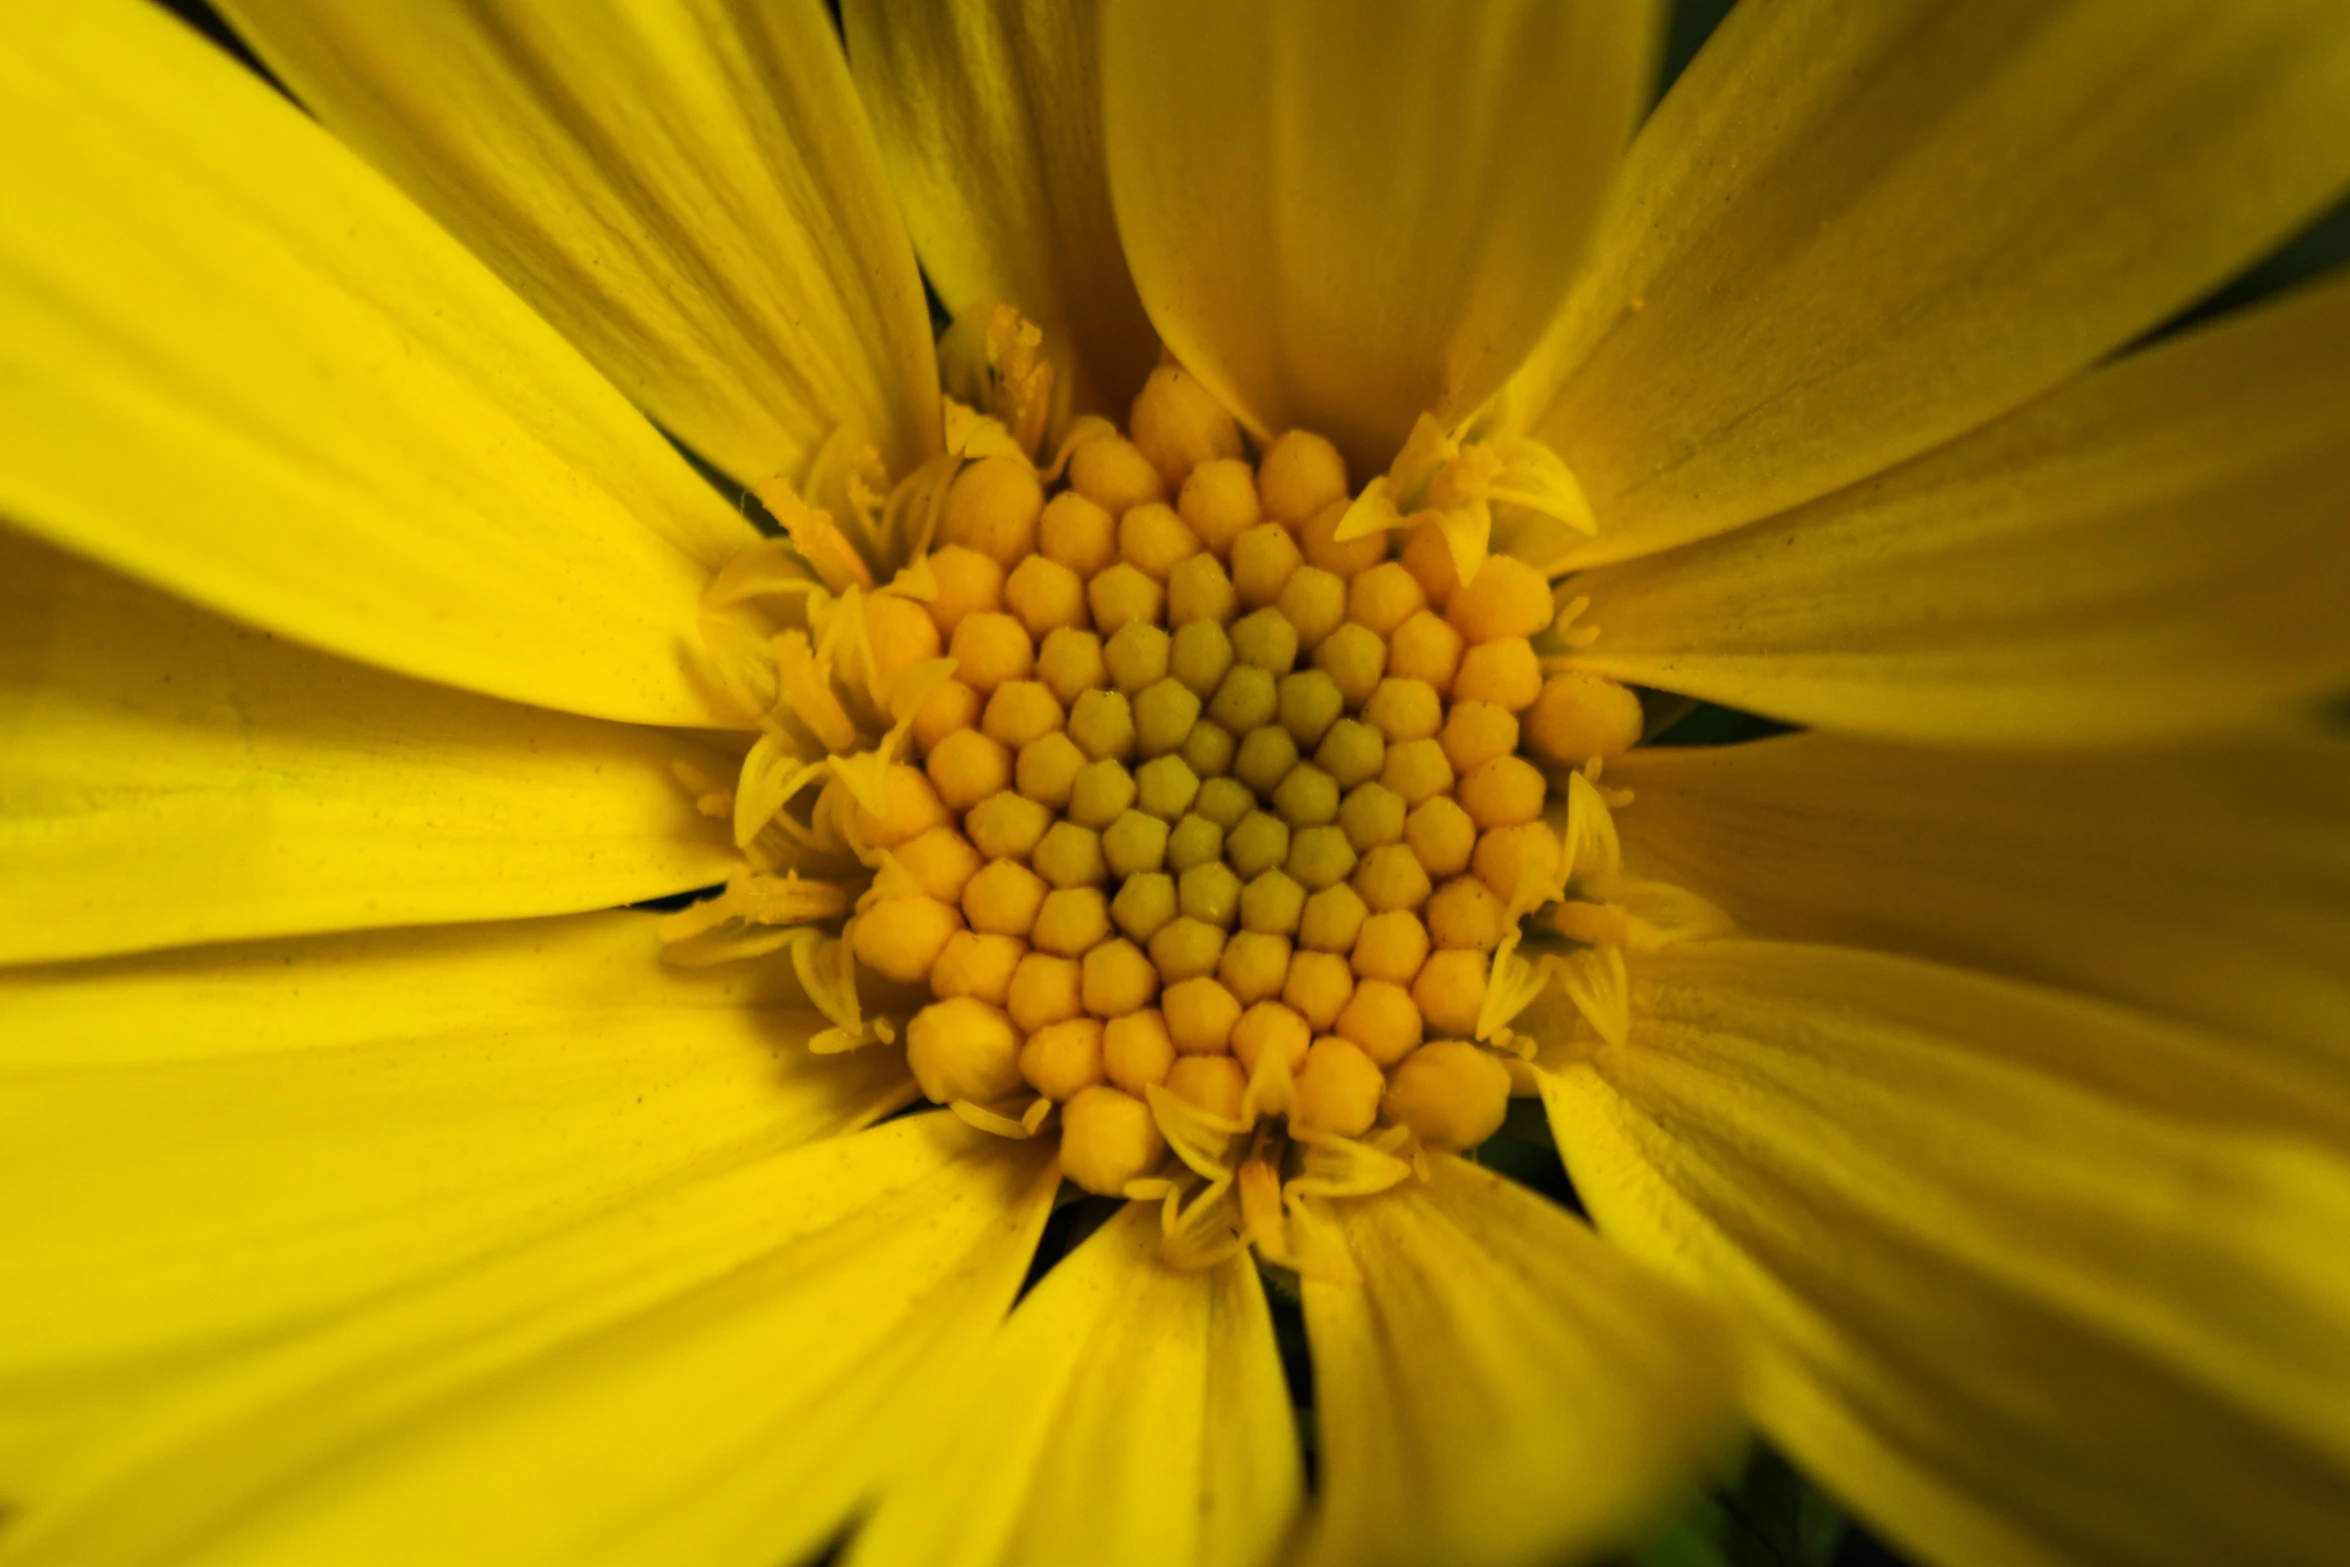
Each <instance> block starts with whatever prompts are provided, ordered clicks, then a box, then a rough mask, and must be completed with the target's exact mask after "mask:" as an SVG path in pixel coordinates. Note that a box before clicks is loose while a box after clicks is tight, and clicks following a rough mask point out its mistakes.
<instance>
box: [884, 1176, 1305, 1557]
mask: <svg viewBox="0 0 2350 1567" xmlns="http://www.w3.org/2000/svg"><path fill="white" fill-rule="evenodd" d="M1158 1245H1159V1213H1158V1209H1157V1207H1156V1206H1155V1205H1153V1204H1149V1203H1130V1204H1128V1205H1127V1206H1126V1208H1125V1209H1124V1211H1122V1212H1121V1213H1119V1214H1118V1216H1117V1217H1115V1218H1113V1219H1112V1220H1111V1221H1110V1222H1109V1223H1108V1224H1107V1225H1105V1226H1103V1227H1102V1229H1100V1230H1099V1231H1097V1232H1096V1233H1095V1234H1094V1235H1093V1237H1092V1238H1091V1239H1089V1240H1088V1241H1087V1242H1086V1243H1085V1244H1084V1245H1082V1246H1080V1247H1079V1248H1078V1249H1077V1250H1076V1252H1075V1253H1073V1254H1072V1255H1071V1256H1070V1257H1069V1258H1068V1259H1067V1260H1066V1261H1064V1262H1062V1263H1060V1264H1059V1265H1058V1266H1057V1267H1055V1268H1054V1269H1053V1271H1052V1272H1051V1273H1049V1274H1047V1275H1046V1276H1045V1279H1044V1282H1043V1283H1042V1284H1040V1285H1039V1286H1037V1290H1036V1293H1035V1294H1033V1295H1031V1296H1030V1297H1029V1298H1028V1299H1026V1300H1024V1301H1022V1302H1021V1303H1020V1309H1019V1310H1017V1311H1015V1312H1014V1313H1013V1314H1012V1321H1011V1324H1010V1326H1009V1327H1007V1328H1006V1329H1005V1331H1004V1333H1003V1335H1002V1336H1001V1337H1000V1338H998V1339H997V1340H996V1342H995V1344H994V1346H993V1347H992V1348H991V1349H990V1350H989V1351H988V1354H987V1358H986V1361H985V1364H984V1365H983V1366H982V1367H981V1368H980V1371H979V1374H978V1377H977V1379H976V1380H975V1381H974V1382H973V1383H972V1386H971V1389H970V1392H969V1394H968V1395H967V1396H966V1398H965V1399H964V1401H963V1403H962V1405H961V1407H960V1408H959V1409H958V1411H957V1412H956V1413H955V1414H954V1415H953V1416H952V1417H950V1418H949V1419H948V1420H947V1421H945V1422H942V1423H941V1425H940V1426H939V1428H938V1429H937V1431H936V1432H935V1433H934V1434H933V1435H932V1436H931V1437H930V1438H929V1439H927V1440H925V1441H923V1442H922V1443H921V1444H920V1445H919V1446H918V1447H917V1448H916V1449H915V1450H914V1452H913V1453H912V1455H910V1456H909V1457H908V1459H907V1460H906V1463H905V1466H904V1468H903V1470H902V1472H901V1474H900V1475H899V1477H898V1479H897V1480H896V1481H895V1483H893V1484H892V1485H891V1486H890V1488H889V1489H888V1490H886V1491H885V1492H883V1494H882V1499H881V1505H880V1506H879V1507H878V1508H877V1509H876V1510H875V1511H874V1514H873V1517H872V1518H871V1520H870V1521H869V1522H868V1523H867V1524H866V1525H865V1527H864V1529H863V1530H861V1531H860V1532H859V1534H858V1536H857V1538H856V1541H855V1543H854V1544H853V1545H852V1546H851V1547H850V1551H849V1555H848V1561H849V1563H850V1564H851V1567H883V1564H887V1563H911V1564H920V1567H982V1564H986V1563H1020V1562H1117V1563H1120V1564H1122V1567H1123V1564H1126V1563H1134V1564H1136V1567H1258V1564H1263V1563H1268V1562H1270V1561H1272V1560H1273V1559H1274V1558H1275V1557H1276V1556H1277V1555H1278V1554H1279V1552H1280V1549H1281V1546H1282V1543H1283V1541H1284V1540H1285V1538H1286V1537H1287V1535H1288V1532H1289V1527H1290V1524H1291V1523H1292V1522H1293V1521H1294V1519H1295V1518H1296V1516H1297V1509H1298V1504H1299V1501H1300V1499H1301V1492H1302V1488H1303V1481H1302V1477H1301V1474H1300V1462H1299V1457H1298V1445H1297V1426H1296V1422H1295V1418H1294V1416H1293V1415H1292V1413H1291V1411H1290V1407H1289V1392H1288V1389H1287V1388H1286V1387H1285V1386H1284V1385H1283V1383H1282V1380H1281V1361H1280V1357H1279V1356H1278V1355H1277V1354H1276V1353H1275V1352H1274V1348H1273V1320H1272V1316H1271V1314H1270V1313H1269V1312H1267V1311H1266V1309H1265V1292H1264V1286H1263V1285H1261V1284H1260V1283H1258V1281H1257V1276H1256V1269H1255V1267H1254V1266H1253V1265H1252V1264H1251V1263H1250V1261H1249V1259H1248V1258H1247V1257H1246V1256H1239V1257H1233V1258H1229V1259H1227V1260H1226V1261H1225V1262H1224V1263H1223V1264H1222V1265H1221V1266H1219V1267H1217V1268H1216V1269H1215V1270H1214V1271H1213V1272H1210V1273H1185V1272H1178V1271H1177V1270H1175V1269H1173V1268H1170V1267H1168V1266H1167V1265H1166V1264H1165V1263H1162V1262H1161V1261H1160V1260H1159V1257H1158Z"/></svg>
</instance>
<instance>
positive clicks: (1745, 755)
mask: <svg viewBox="0 0 2350 1567" xmlns="http://www.w3.org/2000/svg"><path fill="white" fill-rule="evenodd" d="M1607 776H1608V782H1610V783H1611V784H1617V783H1620V784H1626V785H1629V786H1630V787H1631V789H1632V793H1633V802H1632V805H1631V806H1630V807H1629V808H1628V809H1626V810H1622V811H1619V812H1617V813H1616V826H1617V829H1618V831H1620V832H1621V833H1622V835H1623V844H1624V855H1625V861H1626V865H1627V867H1628V868H1629V869H1631V871H1632V872H1633V874H1635V875H1637V876H1642V877H1653V878H1656V879H1659V880H1663V881H1669V882H1673V883H1676V884H1678V885H1681V886H1685V887H1689V888H1691V889H1692V890H1694V891H1697V892H1700V893H1702V894H1704V895H1705V896H1706V897H1707V898H1709V899H1711V900H1713V901H1714V902H1715V903H1718V904H1719V905H1721V907H1722V908H1723V909H1725V910H1726V911H1728V913H1729V914H1730V915H1731V917H1732V918H1734V919H1735V920H1737V922H1738V924H1739V926H1740V928H1741V929H1743V930H1746V931H1748V932H1750V933H1752V934H1754V935H1758V936H1769V937H1776V938H1784V939H1792V940H1799V941H1819V942H1833V943H1838V944H1843V945H1851V946H1862V947H1875V948H1879V949H1883V950H1888V951H1893V952H1901V953H1908V954H1912V955H1914V956H1918V957H1926V958H1932V959H1935V960H1937V961H1940V962H1946V963H1954V964H1957V965H1960V966H1961V967H1965V968H1973V969H1983V970H1988V971H1990V972H1993V973H1998V974H2005V975H2010V976H2013V977H2015V978H2018V979H2027V980H2033V981H2037V982H2040V983H2043V984H2050V985H2055V986H2058V987H2060V988H2063V989H2067V990H2079V991H2086V992H2088V993H2090V994H2093V995H2099V996H2104V997H2107V998H2109V999H2112V1000H2115V1001H2122V1002H2127V1003H2130V1004H2131V1005H2134V1006H2139V1007H2144V1008H2147V1009H2149V1010H2152V1011H2156V1012H2161V1013H2165V1014H2167V1015H2169V1016H2172V1017H2176V1018H2180V1019H2184V1020H2186V1021H2189V1022H2193V1023H2197V1024H2200V1025H2202V1026H2204V1027H2207V1028H2211V1029H2215V1030H2218V1031H2220V1032H2223V1033H2226V1034H2230V1035H2236V1036H2241V1037H2244V1038H2249V1039H2259V1040H2262V1041H2264V1042H2266V1043H2267V1044H2269V1045H2272V1046H2282V1047H2284V1049H2285V1050H2286V1051H2287V1052H2288V1054H2287V1056H2286V1059H2288V1060H2291V1061H2294V1062H2296V1063H2297V1064H2298V1069H2299V1070H2305V1071H2311V1072H2316V1073H2318V1074H2320V1075H2322V1076H2328V1077H2330V1078H2331V1079H2332V1080H2333V1082H2334V1084H2335V1091H2336V1092H2337V1093H2339V1094H2341V1095H2343V1097H2345V1098H2350V1048H2345V1040H2344V1036H2343V1019H2345V1018H2350V809H2346V808H2345V802H2350V742H2344V741H2341V740H2334V739H2309V740H2300V741H2291V742H2283V743H2273V744H2272V743H2262V744H2251V743H2236V744H2231V745H2228V746H2225V747H2218V746H2214V747H2211V748H2209V749H2205V750H2196V751H2173V752H2127V753H2118V754H2099V755H2093V756H2085V757H2029V758H2025V757H2008V756H1969V755H1952V754H1951V753H1949V752H1946V751H1922V750H1911V749H1908V748H1906V747H1902V746H1888V745H1878V744H1874V743H1870V742H1866V741H1856V740H1845V739H1838V738H1835V737H1832V736H1828V735H1818V734H1807V735H1789V736H1785V737H1783V738H1780V739H1776V740H1765V741H1762V742H1759V743H1757V744H1754V745H1740V746H1729V747H1725V748H1722V749H1719V750H1673V749H1662V750H1642V751H1635V752H1633V753H1632V754H1631V755H1629V756H1626V757H1624V758H1623V759H1622V760H1621V762H1616V763H1610V764H1609V766H1608V775H1607Z"/></svg>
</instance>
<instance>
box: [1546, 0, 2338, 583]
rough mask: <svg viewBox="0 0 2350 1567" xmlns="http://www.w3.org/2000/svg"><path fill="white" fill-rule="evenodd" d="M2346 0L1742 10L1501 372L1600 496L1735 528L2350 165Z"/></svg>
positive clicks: (2038, 385) (2001, 386)
mask: <svg viewBox="0 0 2350 1567" xmlns="http://www.w3.org/2000/svg"><path fill="white" fill-rule="evenodd" d="M2346 94H2350V11H2345V10H2344V9H2343V8H2342V7H2341V6H2339V5H2337V4H2335V3H2334V0H2244V3H2241V4H2234V3H2232V4H2228V5H2210V4H2207V3H2205V0H2061V3H2059V0H1983V3H1970V4H1967V5H1955V6H1954V5H1947V4H1943V3H1941V0H1887V3H1879V4H1871V5H1865V6H1852V5H1846V4H1842V3H1841V0H1792V3H1788V4H1782V5H1751V6H1743V7H1740V8H1739V9H1738V10H1736V11H1735V12H1734V13H1733V14H1732V15H1731V16H1729V17H1728V18H1727V19H1726V20H1725V21H1724V22H1723V24H1722V26H1721V28H1720V29H1719V30H1718V31H1717V32H1716V33H1715V34H1714V36H1713V37H1712V38H1711V39H1710V40H1708V42H1707V44H1706V47H1705V48H1704V50H1703V51H1702V52H1701V53H1700V54H1699V56H1698V58H1697V60H1696V61H1695V62H1694V63H1693V64H1692V65H1691V66H1690V68H1689V70H1688V71H1687V72H1685V73H1684V74H1683V75H1682V77H1681V78H1680V80H1679V81H1678V82H1676V83H1675V84H1674V86H1673V90H1672V92H1671V94H1670V95H1669V96H1668V97H1667V98H1666V100H1665V102H1664V104H1663V105H1662V107H1661V108H1659V110H1658V111H1657V113H1656V115H1655V116H1654V117H1653V118H1652V119H1651V120H1650V121H1649V122H1648V124H1647V125H1646V126H1645V127H1644V128H1643V129H1642V131H1641V133H1640V138H1639V140H1638V142H1637V143H1636V144H1635V145H1634V147H1633V149H1632V154H1631V156H1630V158H1629V159H1628V160H1627V161H1626V164H1625V171H1624V178H1623V180H1622V181H1621V182H1620V184H1619V185H1618V187H1617V190H1616V192H1615V195H1614V198H1613V201H1612V203H1611V205H1610V207H1609V209H1608V214H1607V217H1606V219H1605V221H1604V222H1603V223H1602V225H1601V228H1600V233H1599V239H1598V241H1597V242H1596V245H1595V247H1594V256H1593V262H1592V265H1591V267H1590V269H1589V270H1588V271H1587V272H1586V273H1585V274H1584V276H1583V277H1582V279H1581V280H1580V282H1579V283H1578V284H1577V286H1576V289H1575V292H1574V294H1573V296H1572V297H1571V298H1570V300H1569V301H1568V303H1567V305H1566V307H1565V309H1564V311H1563V312H1562V313H1561V315H1560V316H1559V318H1558V320H1557V321H1556V322H1555V323H1553V325H1552V327H1551V330H1550V332H1549V333H1548V334H1547V335H1546V336H1545V338H1544V340H1543V343H1542V345H1541V347H1540V348H1539V349H1538V350H1537V351H1536V353H1535V355H1534V356H1533V359H1532V360H1531V361H1530V362H1529V364H1528V366H1527V368H1526V370H1525V372H1524V373H1523V374H1522V375H1521V376H1520V377H1519V379H1518V381H1517V382H1516V384H1515V385H1514V386H1513V388H1512V392H1513V398H1514V400H1515V402H1516V403H1517V405H1518V406H1519V408H1520V409H1521V410H1522V413H1523V415H1524V417H1525V419H1526V421H1527V422H1528V423H1530V424H1531V426H1532V427H1533V431H1534V433H1535V434H1537V435H1539V436H1540V437H1542V439H1544V440H1545V441H1547V442H1548V443H1549V444H1550V445H1551V446H1553V447H1554V448H1555V449H1556V450H1557V451H1558V452H1559V453H1560V455H1561V456H1563V457H1564V458H1565V459H1566V461H1567V463H1568V464H1569V465H1570V466H1571V467H1572V468H1573V469H1574V470H1575V474H1576V477H1577V478H1578V479H1579V480H1580V481H1581V482H1582V486H1583V490H1584V493H1585V494H1586V495H1587V496H1588V497H1589V499H1590V501H1591V504H1592V507H1593V510H1594V511H1595V512H1596V513H1597V515H1598V518H1599V523H1600V531H1599V535H1598V537H1597V538H1595V539H1593V540H1591V541H1590V542H1589V543H1587V544H1585V545H1583V546H1582V550H1581V553H1580V554H1579V555H1578V556H1576V557H1575V558H1576V559H1579V560H1580V561H1582V562H1584V563H1588V564H1594V565H1596V564H1599V563H1601V562H1604V561H1612V560H1623V559H1627V558H1629V557H1631V556H1634V555H1643V554H1647V553H1649V552H1651V551H1654V550H1660V549H1665V548H1669V547H1670V546H1672V545H1675V544H1680V543H1685V542H1687V541H1689V540H1691V539H1697V538H1703V537H1705V536H1706V535H1708V534H1713V533H1719V532H1721V531H1723V530H1724V529H1726V528H1733V527H1736V526H1738V525H1739V524H1740V523H1744V522H1751V521H1753V520H1754V519H1756V518H1758V517H1764V516H1768V515H1769V514H1770V513H1772V512H1775V511H1781V510H1784V509H1785V508H1787V507H1789V506H1794V505H1797V504H1799V503H1801V502H1803V501H1807V500H1810V499H1811V498H1813V497H1814V496H1817V495H1824V494H1826V493H1827V492H1828V491H1830V490H1834V489H1837V488H1839V487H1841V486H1843V485H1846V484H1850V483H1852V482H1853V481H1855V480H1858V479H1862V478H1866V477H1867V476H1868V475H1870V474H1872V473H1877V472H1880V471H1882V470H1884V469H1886V468H1889V467H1891V466H1892V465H1893V464H1895V463H1897V462H1900V461H1902V460H1903V459H1904V458H1907V457H1911V456H1914V455H1916V454H1917V453H1918V452H1921V451H1924V450H1926V449H1927V448H1928V447H1931V446H1934V445H1937V444H1939V443H1940V442H1942V441H1945V440H1948V439H1949V438H1950V437H1952V436H1954V435H1957V434H1959V433H1960V432H1962V431H1964V430H1967V429H1969V428H1971V427H1973V426H1974V425H1977V424H1980V423H1982V422H1983V421H1984V420H1986V419H1988V418H1990V417H1992V416H1993V415H1995V414H1997V413H1999V412H2001V411H2002V410H2004V409H2008V408H2012V407H2014V406H2015V405H2016V404H2018V403H2021V402H2023V401H2024V400H2025V399H2026V398H2029V397H2031V396H2033V395H2034V394H2035V393H2038V392H2040V391H2042V390H2044V389H2046V388H2047V387H2049V386H2051V385H2054V384H2055V383H2056V382H2058V381H2060V380H2062V379H2063V378H2064V377H2066V376H2068V375H2070V374H2072V373H2073V372H2075V371H2077V370H2079V369H2081V368H2082V367H2084V366H2086V365H2089V364H2091V363H2094V362H2095V361H2096V360H2098V359H2099V358H2101V357H2103V356H2104V355H2106V354H2108V353H2110V352H2112V351H2113V350H2114V349H2116V348H2118V347H2120V346H2121V345H2122V344H2124V343H2126V342H2128V341H2130V340H2131V339H2132V338H2134V337H2136V336H2137V335H2138V334H2140V333H2141V332H2144V331H2145V330H2147V329H2148V328H2149V327H2152V326H2153V325H2155V324H2156V323H2157V322H2159V321H2161V320H2162V319H2163V318H2164V317H2166V316H2168V315H2170V314H2171V313H2172V312H2173V311H2174V310H2176V309H2178V308H2179V307H2180V306H2182V305H2185V304H2186V303H2187V302H2188V301H2190V300H2192V299H2193V298H2195V297H2196V296H2197V295H2199V294H2201V293H2203V292H2204V291H2205V290H2207V289H2209V288H2211V287H2213V286H2214V285H2216V284H2217V283H2219V282H2220V281H2221V280H2222V279H2224V278H2225V277H2227V276H2228V275H2229V274H2230V273H2231V272H2233V271H2235V270H2236V269H2237V268H2239V267H2241V266H2243V265H2244V264H2245V263H2247V262H2249V261H2250V260H2252V259H2253V258H2254V257H2255V256H2257V255H2259V254H2260V253H2261V252H2262V251H2263V250H2265V249H2267V248H2268V247H2269V246H2271V245H2272V244H2274V243H2276V242H2277V241H2279V240H2282V239H2283V238H2284V237H2285V236H2286V235H2288V234H2289V233H2291V232H2292V231H2293V230H2294V229H2295V228H2296V227H2298V226H2299V225H2300V224H2301V223H2303V222H2304V221H2306V220H2307V219H2309V218H2311V217H2314V216H2315V215H2316V214H2317V213H2318V212H2319V211H2320V210H2322V209H2323V208H2324V207H2325V206H2326V205H2327V204H2328V203H2329V202H2330V201H2331V200H2332V199H2333V198H2334V197H2335V196H2336V195H2337V194H2338V193H2339V192H2340V191H2341V190H2342V189H2343V187H2344V186H2345V185H2346V184H2350V128H2346V125H2345V121H2344V119H2343V116H2342V112H2341V105H2342V102H2343V99H2344V97H2345V95H2346Z"/></svg>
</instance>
